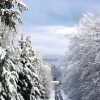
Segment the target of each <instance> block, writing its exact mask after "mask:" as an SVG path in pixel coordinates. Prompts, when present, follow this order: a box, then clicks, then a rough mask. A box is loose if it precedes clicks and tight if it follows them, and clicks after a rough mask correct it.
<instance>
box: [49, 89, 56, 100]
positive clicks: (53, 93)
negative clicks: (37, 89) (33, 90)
mask: <svg viewBox="0 0 100 100" xmlns="http://www.w3.org/2000/svg"><path fill="white" fill-rule="evenodd" d="M49 100H55V91H54V90H52V91H51V95H50V99H49Z"/></svg>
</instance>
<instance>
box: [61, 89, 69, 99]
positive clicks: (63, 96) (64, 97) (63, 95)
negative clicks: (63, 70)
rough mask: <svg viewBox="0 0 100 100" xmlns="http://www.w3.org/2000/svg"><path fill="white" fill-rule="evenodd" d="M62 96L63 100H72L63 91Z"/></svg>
mask: <svg viewBox="0 0 100 100" xmlns="http://www.w3.org/2000/svg"><path fill="white" fill-rule="evenodd" d="M61 95H62V98H63V100H70V99H68V97H67V96H66V95H65V94H64V91H63V90H61Z"/></svg>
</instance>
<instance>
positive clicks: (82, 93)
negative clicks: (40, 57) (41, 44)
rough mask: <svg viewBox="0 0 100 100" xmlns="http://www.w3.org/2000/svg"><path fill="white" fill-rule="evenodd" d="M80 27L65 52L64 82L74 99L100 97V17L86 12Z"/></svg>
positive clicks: (91, 99) (86, 99) (66, 90)
mask: <svg viewBox="0 0 100 100" xmlns="http://www.w3.org/2000/svg"><path fill="white" fill-rule="evenodd" d="M77 29H78V30H77V33H74V34H72V35H73V36H71V40H72V41H73V39H74V42H72V45H73V47H72V48H71V49H70V50H69V51H70V52H67V53H69V54H67V53H66V57H65V58H66V60H65V61H66V62H65V67H64V71H63V75H64V76H65V77H64V76H63V77H64V79H63V80H62V83H63V86H64V88H65V92H66V94H67V95H68V97H69V98H70V99H71V100H99V98H100V95H99V93H100V91H99V89H100V88H99V84H100V82H99V81H100V78H99V76H100V75H99V69H100V68H99V66H100V63H99V60H100V59H99V52H100V17H97V16H95V15H93V14H91V13H87V14H84V15H83V17H82V18H81V20H80V23H79V26H78V27H77ZM72 37H74V38H72ZM75 38H76V40H77V41H78V42H77V41H75ZM76 43H78V44H77V45H76V46H75V44H76ZM66 74H68V75H66ZM74 94H75V95H74ZM76 97H79V98H77V99H76Z"/></svg>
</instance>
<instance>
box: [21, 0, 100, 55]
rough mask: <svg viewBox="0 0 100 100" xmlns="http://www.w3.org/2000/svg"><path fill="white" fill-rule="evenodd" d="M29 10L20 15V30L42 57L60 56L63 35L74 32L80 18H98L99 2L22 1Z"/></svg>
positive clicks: (71, 0) (64, 40) (64, 43)
mask: <svg viewBox="0 0 100 100" xmlns="http://www.w3.org/2000/svg"><path fill="white" fill-rule="evenodd" d="M25 1H26V3H27V4H28V6H29V10H28V11H26V12H25V13H24V14H23V22H24V23H23V24H24V30H25V32H26V33H27V34H29V35H31V36H32V43H33V46H35V47H36V48H38V49H39V51H40V54H41V55H42V56H48V55H55V56H56V55H58V56H59V55H64V53H65V51H66V49H67V45H68V41H67V39H66V38H65V37H64V35H65V34H66V33H69V32H73V31H75V25H77V24H78V22H79V19H80V18H81V17H82V14H83V13H85V12H87V11H89V12H93V13H95V14H98V15H99V14H100V0H25Z"/></svg>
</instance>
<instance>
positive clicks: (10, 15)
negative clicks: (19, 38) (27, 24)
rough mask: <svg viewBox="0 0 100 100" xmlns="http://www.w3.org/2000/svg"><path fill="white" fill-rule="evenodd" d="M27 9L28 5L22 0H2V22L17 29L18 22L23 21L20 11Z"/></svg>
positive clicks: (0, 15)
mask: <svg viewBox="0 0 100 100" xmlns="http://www.w3.org/2000/svg"><path fill="white" fill-rule="evenodd" d="M16 7H17V8H16ZM26 9H27V6H26V4H25V3H24V2H23V1H22V0H1V1H0V17H1V22H3V23H4V24H5V25H6V26H9V27H10V28H14V29H15V26H16V24H17V23H18V22H21V18H20V12H23V11H24V10H26Z"/></svg>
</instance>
